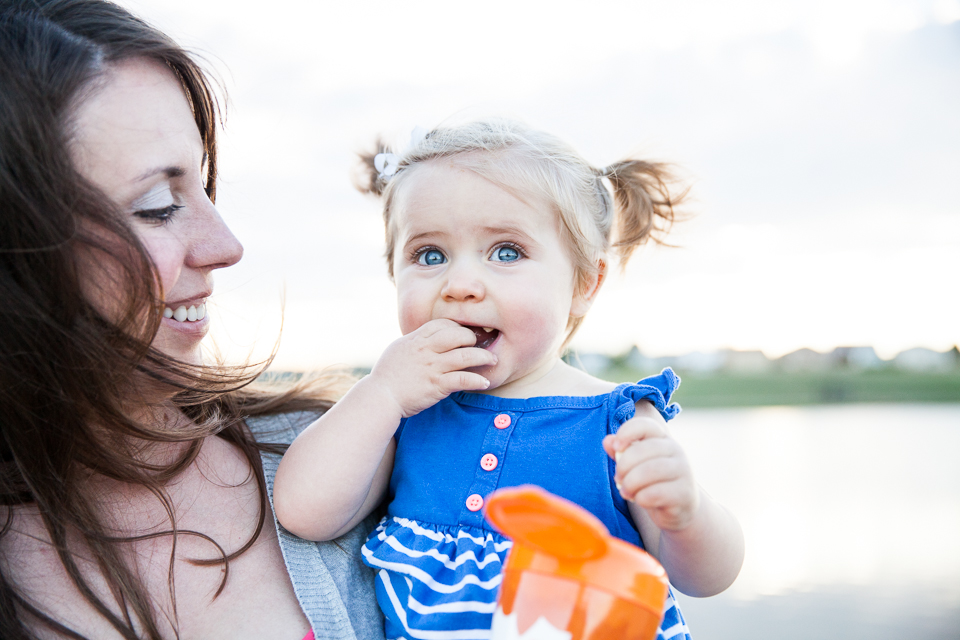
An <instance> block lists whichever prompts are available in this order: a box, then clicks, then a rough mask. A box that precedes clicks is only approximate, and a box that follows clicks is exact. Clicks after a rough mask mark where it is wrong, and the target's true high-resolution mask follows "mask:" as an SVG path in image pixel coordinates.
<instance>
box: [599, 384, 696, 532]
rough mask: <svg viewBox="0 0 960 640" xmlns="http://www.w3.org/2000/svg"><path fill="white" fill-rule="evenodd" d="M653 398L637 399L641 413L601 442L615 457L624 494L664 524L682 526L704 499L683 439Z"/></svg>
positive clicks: (665, 526)
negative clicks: (678, 438) (671, 430)
mask: <svg viewBox="0 0 960 640" xmlns="http://www.w3.org/2000/svg"><path fill="white" fill-rule="evenodd" d="M666 426H667V425H666V422H664V420H663V418H662V417H661V416H660V414H659V413H657V411H656V410H655V409H653V407H652V406H651V405H649V403H647V402H645V401H644V402H641V403H638V407H637V415H636V416H635V417H634V418H631V419H630V420H628V421H626V422H624V423H623V426H621V427H620V430H619V431H618V432H617V433H616V434H615V435H609V436H607V437H606V438H604V440H603V448H604V450H605V451H606V452H607V455H609V456H610V457H611V458H613V459H614V460H616V463H617V468H616V474H615V475H614V479H615V480H616V482H617V484H618V486H619V489H620V495H622V496H623V497H624V499H626V500H630V501H632V502H633V503H634V504H636V505H638V506H640V507H642V508H643V509H644V511H646V512H647V514H648V515H649V516H650V519H651V520H653V522H654V524H656V525H657V526H658V527H659V528H660V529H661V530H665V531H680V530H682V529H684V528H686V527H687V525H689V524H690V523H691V522H692V520H693V517H694V514H695V513H696V512H697V508H698V507H699V505H700V491H699V488H698V487H697V483H696V482H695V481H694V479H693V470H692V469H691V468H690V463H689V462H688V461H687V456H686V454H685V453H684V451H683V448H682V447H681V446H680V444H679V443H678V442H677V441H676V440H674V439H673V438H672V437H671V436H670V434H669V433H668V432H667V428H666Z"/></svg>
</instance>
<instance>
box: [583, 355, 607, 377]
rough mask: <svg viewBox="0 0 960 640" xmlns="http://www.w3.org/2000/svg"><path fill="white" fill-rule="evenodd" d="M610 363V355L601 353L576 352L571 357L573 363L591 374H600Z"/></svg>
mask: <svg viewBox="0 0 960 640" xmlns="http://www.w3.org/2000/svg"><path fill="white" fill-rule="evenodd" d="M611 364H612V360H611V358H610V356H608V355H606V354H603V353H577V354H575V355H574V357H573V365H574V366H579V367H581V368H582V369H583V370H584V371H586V372H587V373H589V374H590V375H592V376H597V375H601V374H602V373H603V372H604V371H606V370H607V369H609V368H610V365H611Z"/></svg>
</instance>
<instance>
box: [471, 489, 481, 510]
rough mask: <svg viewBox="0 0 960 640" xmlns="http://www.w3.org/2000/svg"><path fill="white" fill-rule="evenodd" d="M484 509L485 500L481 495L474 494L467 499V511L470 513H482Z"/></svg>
mask: <svg viewBox="0 0 960 640" xmlns="http://www.w3.org/2000/svg"><path fill="white" fill-rule="evenodd" d="M482 508H483V498H482V497H481V496H480V494H479V493H474V494H472V495H471V496H469V497H468V498H467V509H470V511H480V509H482Z"/></svg>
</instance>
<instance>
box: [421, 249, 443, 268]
mask: <svg viewBox="0 0 960 640" xmlns="http://www.w3.org/2000/svg"><path fill="white" fill-rule="evenodd" d="M446 261H447V257H446V256H445V255H443V253H441V252H440V251H439V250H438V249H427V250H426V251H423V252H422V253H420V255H418V256H417V263H418V264H422V265H423V266H425V267H432V266H434V265H438V264H443V263H444V262H446Z"/></svg>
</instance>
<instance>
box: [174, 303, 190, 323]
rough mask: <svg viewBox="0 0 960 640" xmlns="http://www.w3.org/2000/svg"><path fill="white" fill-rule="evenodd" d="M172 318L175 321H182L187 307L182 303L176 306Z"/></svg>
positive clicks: (185, 316)
mask: <svg viewBox="0 0 960 640" xmlns="http://www.w3.org/2000/svg"><path fill="white" fill-rule="evenodd" d="M173 319H174V320H176V321H177V322H183V321H184V320H186V319H187V308H186V307H185V306H183V305H180V306H179V307H177V310H176V311H174V312H173Z"/></svg>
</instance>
